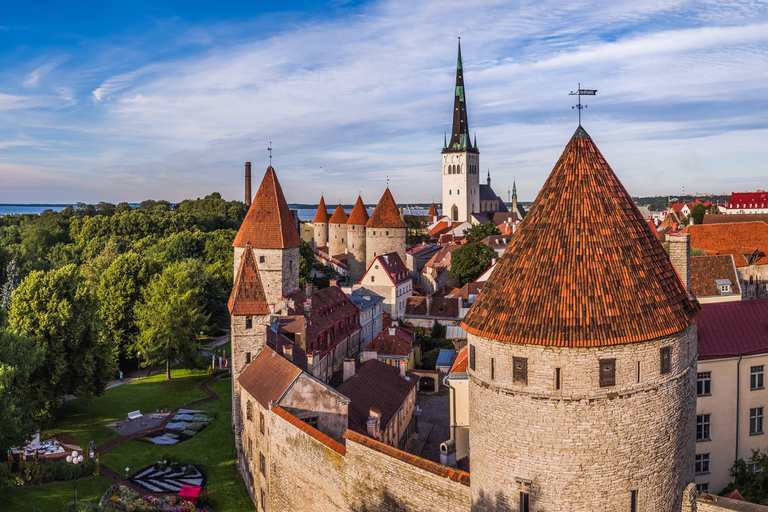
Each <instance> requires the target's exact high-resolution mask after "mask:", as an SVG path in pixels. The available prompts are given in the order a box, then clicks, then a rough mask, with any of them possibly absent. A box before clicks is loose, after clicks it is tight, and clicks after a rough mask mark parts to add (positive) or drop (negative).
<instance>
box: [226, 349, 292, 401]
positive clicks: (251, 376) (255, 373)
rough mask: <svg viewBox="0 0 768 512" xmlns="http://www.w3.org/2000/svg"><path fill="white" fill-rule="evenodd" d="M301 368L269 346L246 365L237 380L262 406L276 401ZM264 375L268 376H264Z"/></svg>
mask: <svg viewBox="0 0 768 512" xmlns="http://www.w3.org/2000/svg"><path fill="white" fill-rule="evenodd" d="M300 373H301V370H300V369H299V368H298V367H296V366H295V365H294V364H293V363H291V362H290V361H288V360H287V359H285V358H284V357H283V356H281V355H280V354H278V353H277V352H275V351H274V350H272V349H271V348H269V347H264V350H262V351H261V353H260V354H259V355H258V356H256V359H254V360H253V361H251V364H249V365H248V366H246V368H245V370H243V373H241V374H240V376H239V377H238V378H237V381H238V382H239V383H240V385H241V386H242V387H243V389H245V390H246V391H247V392H248V394H250V395H251V396H252V397H253V398H254V399H255V400H256V401H257V402H259V404H261V406H262V407H263V408H265V409H266V408H268V407H269V403H270V402H277V400H278V399H279V398H280V397H281V396H283V393H285V390H287V389H288V387H289V386H290V385H291V384H292V383H293V381H294V380H296V377H298V376H299V374H300ZM266 375H268V376H269V378H264V377H265V376H266Z"/></svg>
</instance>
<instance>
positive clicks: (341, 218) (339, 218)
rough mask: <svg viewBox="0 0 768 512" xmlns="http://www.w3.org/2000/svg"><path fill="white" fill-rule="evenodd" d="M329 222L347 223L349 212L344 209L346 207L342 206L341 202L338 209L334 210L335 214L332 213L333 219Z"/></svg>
mask: <svg viewBox="0 0 768 512" xmlns="http://www.w3.org/2000/svg"><path fill="white" fill-rule="evenodd" d="M328 223H329V224H346V223H347V212H345V211H344V207H343V206H341V203H339V206H337V207H336V210H335V211H334V212H333V215H331V220H329V221H328Z"/></svg>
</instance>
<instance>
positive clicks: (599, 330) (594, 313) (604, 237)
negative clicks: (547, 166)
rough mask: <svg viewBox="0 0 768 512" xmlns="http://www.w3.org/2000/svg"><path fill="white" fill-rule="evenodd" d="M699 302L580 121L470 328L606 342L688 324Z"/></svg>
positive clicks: (500, 336) (556, 340)
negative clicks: (609, 222)
mask: <svg viewBox="0 0 768 512" xmlns="http://www.w3.org/2000/svg"><path fill="white" fill-rule="evenodd" d="M607 218H620V219H621V222H619V223H616V224H615V225H610V226H608V225H606V224H605V222H604V220H605V219H607ZM698 311H699V308H698V306H697V305H696V304H695V303H693V302H692V301H691V300H690V299H689V297H688V294H687V293H686V290H685V288H684V287H683V284H682V282H681V281H680V278H679V277H678V276H677V273H676V272H675V270H674V268H673V267H672V264H671V263H670V262H669V260H668V259H667V255H666V253H665V252H664V249H663V248H662V246H661V244H660V243H659V242H658V240H657V239H656V238H655V237H654V236H653V233H652V232H651V230H650V228H649V227H648V224H647V223H646V222H645V220H644V219H643V216H642V215H641V214H640V212H639V211H638V209H637V206H635V203H634V202H633V201H632V198H631V197H630V195H629V194H628V193H627V191H626V190H625V189H624V187H623V186H622V184H621V182H620V181H619V179H618V178H617V176H616V174H614V172H613V170H612V169H611V167H610V166H609V165H608V163H607V162H606V161H605V158H604V157H603V155H602V154H601V153H600V150H598V149H597V146H596V145H595V143H594V142H593V141H592V139H591V138H590V137H589V135H588V134H587V132H586V131H584V129H583V128H582V127H581V126H579V127H578V129H577V130H576V132H575V133H574V135H573V138H572V139H571V140H570V142H569V143H568V145H567V146H566V147H565V150H564V151H563V154H562V156H561V157H560V159H559V160H558V162H557V164H555V167H554V169H553V170H552V173H551V174H550V175H549V177H548V178H547V181H546V182H545V184H544V186H543V187H542V189H541V192H539V195H538V197H537V198H536V201H534V203H533V205H532V206H531V209H530V210H529V211H528V214H527V215H526V217H525V220H523V222H522V224H520V227H519V228H518V229H517V232H516V233H515V236H514V237H512V241H511V243H510V244H509V246H508V247H507V250H506V252H505V253H504V255H503V256H502V257H501V258H500V259H499V261H498V263H497V264H496V268H495V270H494V271H493V273H492V274H491V276H490V278H489V279H488V281H487V283H486V284H485V286H484V287H483V289H482V291H481V292H480V295H479V296H478V297H477V299H476V300H475V302H474V304H473V305H472V307H471V309H470V310H469V313H468V314H467V316H466V317H465V318H464V321H463V322H462V327H463V328H464V329H465V330H466V331H467V332H469V333H471V334H474V335H477V336H484V337H488V338H491V339H495V340H500V341H508V342H514V343H530V344H537V345H554V346H561V347H599V346H607V345H615V344H620V343H630V342H640V341H646V340H650V339H653V338H658V337H661V336H666V335H670V334H673V333H677V332H680V331H682V330H683V329H685V328H687V327H688V326H690V325H691V324H693V323H694V322H695V321H696V316H697V314H698Z"/></svg>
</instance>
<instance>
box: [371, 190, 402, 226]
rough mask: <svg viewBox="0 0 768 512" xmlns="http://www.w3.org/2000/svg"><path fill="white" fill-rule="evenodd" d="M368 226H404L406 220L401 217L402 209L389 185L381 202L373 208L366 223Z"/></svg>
mask: <svg viewBox="0 0 768 512" xmlns="http://www.w3.org/2000/svg"><path fill="white" fill-rule="evenodd" d="M365 227H367V228H404V227H406V226H405V222H403V220H402V219H401V218H400V210H399V209H398V207H397V203H396V202H395V198H394V197H392V192H390V191H389V187H387V189H386V190H385V191H384V194H383V195H382V196H381V199H379V203H378V204H377V205H376V208H375V209H374V210H373V213H372V214H371V217H370V218H369V219H368V222H367V223H366V224H365Z"/></svg>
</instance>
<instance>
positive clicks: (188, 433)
mask: <svg viewBox="0 0 768 512" xmlns="http://www.w3.org/2000/svg"><path fill="white" fill-rule="evenodd" d="M182 434H184V435H185V436H187V437H195V436H196V435H197V431H196V430H190V429H187V430H185V431H184V432H182Z"/></svg>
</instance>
